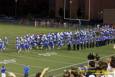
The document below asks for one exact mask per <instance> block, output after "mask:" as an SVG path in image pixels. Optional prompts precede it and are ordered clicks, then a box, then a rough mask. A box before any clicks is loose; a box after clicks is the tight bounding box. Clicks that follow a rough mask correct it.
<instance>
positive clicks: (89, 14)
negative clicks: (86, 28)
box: [88, 0, 91, 21]
mask: <svg viewBox="0 0 115 77" xmlns="http://www.w3.org/2000/svg"><path fill="white" fill-rule="evenodd" d="M88 5H89V6H88V7H89V12H88V20H89V21H90V19H91V0H89V3H88Z"/></svg>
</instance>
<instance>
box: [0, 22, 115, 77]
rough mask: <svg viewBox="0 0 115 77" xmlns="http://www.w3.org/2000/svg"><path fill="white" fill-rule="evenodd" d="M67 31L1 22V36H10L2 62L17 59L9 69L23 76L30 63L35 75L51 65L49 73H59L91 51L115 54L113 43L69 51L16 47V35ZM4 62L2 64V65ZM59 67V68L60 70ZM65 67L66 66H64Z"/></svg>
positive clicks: (32, 72)
mask: <svg viewBox="0 0 115 77" xmlns="http://www.w3.org/2000/svg"><path fill="white" fill-rule="evenodd" d="M62 31H67V30H65V29H56V28H35V27H28V26H20V25H11V24H0V38H3V37H4V36H7V37H8V38H9V43H10V44H9V45H8V47H7V49H6V51H5V52H4V53H0V62H1V61H3V60H10V59H15V60H16V62H15V63H10V64H6V68H7V71H11V72H15V73H16V75H17V77H22V74H23V66H24V65H30V68H31V71H30V75H35V73H36V72H38V71H41V70H42V69H43V68H45V67H49V68H50V69H49V72H48V75H58V74H60V73H62V72H63V69H59V68H62V67H66V66H70V65H73V64H75V65H76V64H78V63H81V62H84V61H86V60H87V59H86V58H87V55H88V54H89V52H95V53H98V54H100V56H102V57H104V56H109V55H112V54H115V50H114V49H113V45H108V46H104V47H99V48H93V49H86V50H82V51H72V50H71V51H68V50H66V47H65V48H63V49H60V50H58V49H55V50H52V51H45V50H32V51H31V52H29V53H26V52H22V53H20V54H18V53H17V51H16V49H15V38H16V36H23V35H25V34H27V33H30V34H40V33H48V32H62ZM47 52H49V53H54V52H55V53H56V55H51V56H41V55H39V54H45V53H47ZM1 66H2V64H0V67H1ZM58 69H59V70H58ZM64 69H65V68H64Z"/></svg>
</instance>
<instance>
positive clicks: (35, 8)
mask: <svg viewBox="0 0 115 77" xmlns="http://www.w3.org/2000/svg"><path fill="white" fill-rule="evenodd" d="M48 12H49V1H48V0H18V2H17V3H16V2H15V0H0V15H7V16H15V15H17V16H25V15H36V16H48Z"/></svg>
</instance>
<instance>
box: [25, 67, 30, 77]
mask: <svg viewBox="0 0 115 77" xmlns="http://www.w3.org/2000/svg"><path fill="white" fill-rule="evenodd" d="M29 72H30V68H29V66H24V77H28V76H29Z"/></svg>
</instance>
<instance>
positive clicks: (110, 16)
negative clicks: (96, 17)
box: [103, 9, 115, 24]
mask: <svg viewBox="0 0 115 77" xmlns="http://www.w3.org/2000/svg"><path fill="white" fill-rule="evenodd" d="M103 22H104V23H107V24H115V9H104V11H103Z"/></svg>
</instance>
